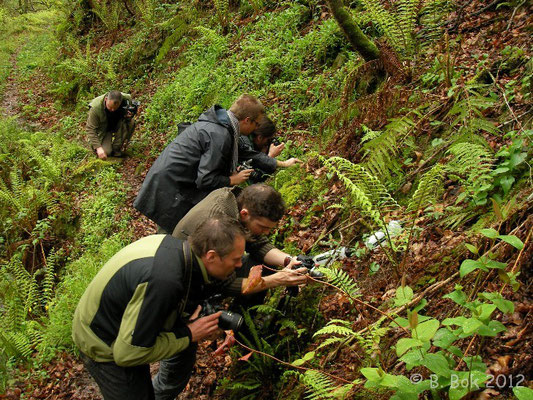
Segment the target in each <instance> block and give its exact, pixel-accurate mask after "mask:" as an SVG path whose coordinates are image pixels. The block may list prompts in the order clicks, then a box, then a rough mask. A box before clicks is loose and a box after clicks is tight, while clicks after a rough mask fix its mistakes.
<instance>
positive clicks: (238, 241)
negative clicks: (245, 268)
mask: <svg viewBox="0 0 533 400" xmlns="http://www.w3.org/2000/svg"><path fill="white" fill-rule="evenodd" d="M245 245H246V242H245V240H244V237H242V236H237V237H236V238H235V240H234V241H233V250H232V251H231V252H230V253H229V254H227V255H226V256H224V257H220V256H219V255H218V254H216V252H214V251H213V250H211V251H213V253H214V254H211V255H209V252H208V255H209V257H208V260H209V261H208V262H207V263H205V267H206V269H207V273H208V274H209V275H211V276H212V277H213V278H216V279H221V280H222V279H226V278H227V277H228V276H230V275H231V274H232V273H233V271H235V268H240V267H242V256H243V254H244V246H245Z"/></svg>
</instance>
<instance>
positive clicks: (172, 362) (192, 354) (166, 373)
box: [152, 343, 198, 400]
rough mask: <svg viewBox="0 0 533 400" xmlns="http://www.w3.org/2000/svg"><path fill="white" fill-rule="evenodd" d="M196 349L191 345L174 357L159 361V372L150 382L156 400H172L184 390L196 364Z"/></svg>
mask: <svg viewBox="0 0 533 400" xmlns="http://www.w3.org/2000/svg"><path fill="white" fill-rule="evenodd" d="M197 348H198V345H197V344H196V343H191V345H190V346H189V347H188V348H187V349H185V350H184V351H182V352H181V353H178V354H176V355H175V356H174V357H171V358H169V359H166V360H161V362H160V363H159V372H158V373H157V375H156V376H154V379H153V380H152V384H153V387H154V392H155V398H156V399H157V400H174V399H175V398H176V396H177V395H178V394H180V393H181V392H182V391H183V389H185V386H187V382H189V379H190V378H191V375H192V370H193V367H194V363H195V362H196V349H197Z"/></svg>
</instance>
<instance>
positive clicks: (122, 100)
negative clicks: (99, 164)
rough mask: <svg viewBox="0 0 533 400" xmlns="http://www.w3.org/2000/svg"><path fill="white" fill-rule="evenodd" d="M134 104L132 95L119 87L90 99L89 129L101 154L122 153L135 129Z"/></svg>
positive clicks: (88, 133) (93, 145)
mask: <svg viewBox="0 0 533 400" xmlns="http://www.w3.org/2000/svg"><path fill="white" fill-rule="evenodd" d="M131 104H133V103H132V99H131V95H129V94H127V93H122V92H119V91H118V90H112V91H110V92H109V93H107V94H104V95H102V96H98V97H97V98H95V99H93V100H92V101H91V102H90V104H89V115H88V117H87V125H86V130H87V135H88V137H89V142H90V144H91V147H92V148H93V150H94V151H95V152H96V155H97V156H98V158H100V159H102V160H105V159H106V158H107V157H110V156H115V157H122V155H123V151H125V150H126V147H127V145H128V143H129V141H130V139H131V136H132V135H133V131H134V129H135V121H134V119H133V117H134V115H135V112H136V106H133V107H128V106H130V105H131ZM137 104H138V103H137Z"/></svg>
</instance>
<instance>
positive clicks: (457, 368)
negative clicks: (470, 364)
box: [455, 333, 477, 371]
mask: <svg viewBox="0 0 533 400" xmlns="http://www.w3.org/2000/svg"><path fill="white" fill-rule="evenodd" d="M476 337H477V333H474V336H473V337H472V340H470V343H468V346H467V347H466V350H465V352H464V353H463V357H461V360H459V363H458V364H457V367H455V370H456V371H458V370H459V367H460V366H461V364H462V363H463V362H464V359H465V357H466V356H467V354H468V350H470V347H472V344H473V343H474V340H475V339H476Z"/></svg>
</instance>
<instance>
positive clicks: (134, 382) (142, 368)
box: [81, 354, 155, 400]
mask: <svg viewBox="0 0 533 400" xmlns="http://www.w3.org/2000/svg"><path fill="white" fill-rule="evenodd" d="M81 358H82V360H83V364H84V365H85V368H87V370H88V371H89V373H90V374H91V375H92V377H93V378H94V380H95V381H96V383H97V384H98V387H99V388H100V391H101V392H102V396H103V398H104V400H125V399H131V400H154V399H155V397H154V388H153V387H152V381H151V379H150V366H149V365H148V364H145V365H139V366H136V367H119V366H118V365H117V364H115V363H114V362H96V361H94V360H92V359H90V358H89V357H87V356H85V355H84V354H82V357H81Z"/></svg>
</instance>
